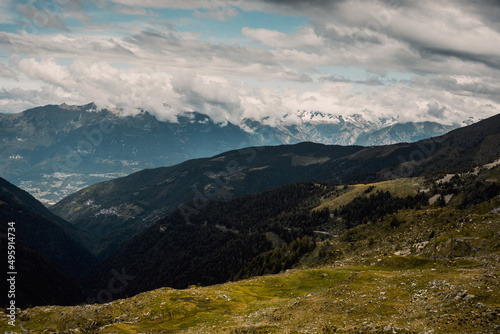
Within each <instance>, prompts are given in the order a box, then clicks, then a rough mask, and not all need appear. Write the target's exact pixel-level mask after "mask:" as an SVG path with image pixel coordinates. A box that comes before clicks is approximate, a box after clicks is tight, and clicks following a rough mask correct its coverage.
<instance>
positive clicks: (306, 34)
mask: <svg viewBox="0 0 500 334" xmlns="http://www.w3.org/2000/svg"><path fill="white" fill-rule="evenodd" d="M242 33H243V35H244V36H246V37H249V38H252V39H253V40H255V41H256V42H258V43H261V44H263V45H266V46H270V47H273V48H284V49H302V48H309V47H317V46H321V45H323V43H324V42H323V40H322V38H321V37H319V36H318V35H316V33H315V32H314V30H313V29H312V28H310V27H306V28H302V29H300V31H299V32H298V33H297V34H293V35H287V34H284V33H282V32H279V31H276V30H269V29H252V28H248V27H244V28H243V29H242Z"/></svg>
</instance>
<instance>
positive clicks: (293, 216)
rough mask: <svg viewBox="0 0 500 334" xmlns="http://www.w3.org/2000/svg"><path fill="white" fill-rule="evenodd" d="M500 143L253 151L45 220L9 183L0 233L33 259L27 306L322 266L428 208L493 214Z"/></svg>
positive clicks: (481, 127)
mask: <svg viewBox="0 0 500 334" xmlns="http://www.w3.org/2000/svg"><path fill="white" fill-rule="evenodd" d="M499 143H500V116H495V117H492V118H490V119H488V120H485V121H481V122H478V123H476V124H473V125H470V126H468V127H465V128H461V129H457V130H454V131H452V132H450V133H448V134H446V135H443V136H441V137H437V138H433V139H427V140H423V141H419V142H417V143H405V144H395V145H389V146H378V147H362V146H330V145H322V144H313V143H301V144H296V145H282V146H272V147H254V148H247V149H242V150H236V151H229V152H226V153H223V154H220V155H217V156H215V157H212V158H204V159H197V160H189V161H186V162H184V163H181V164H178V165H175V166H172V167H164V168H156V169H149V170H143V171H140V172H137V173H134V174H132V175H129V176H127V177H123V178H118V179H114V180H111V181H107V182H104V183H99V184H95V185H92V186H90V187H87V188H84V189H82V190H80V191H78V192H77V193H75V194H73V195H70V196H68V197H66V198H65V199H63V200H62V201H60V202H59V203H57V204H56V205H54V206H53V207H51V211H48V210H47V209H46V208H45V207H44V206H43V205H42V204H41V203H40V202H38V201H37V200H36V199H34V198H33V197H32V196H31V195H29V194H28V193H26V192H24V191H22V190H20V189H19V188H17V187H16V186H14V185H12V184H10V183H9V182H7V181H5V180H3V179H2V180H1V183H0V189H1V192H0V195H1V196H0V210H1V213H2V214H1V217H2V220H1V224H2V225H1V226H2V233H3V231H5V228H6V226H7V223H8V222H9V221H15V222H16V224H17V226H18V229H19V230H18V240H19V247H20V250H19V252H20V254H22V256H23V257H25V258H26V261H25V262H24V264H23V267H20V268H19V271H20V272H22V273H23V275H22V276H23V277H25V278H26V281H23V282H20V283H19V284H20V285H21V286H22V289H23V290H24V291H28V292H29V294H27V295H25V296H23V297H22V298H20V299H19V305H20V306H26V305H44V304H51V303H56V304H57V303H61V304H68V303H76V302H90V303H94V302H108V301H111V300H113V299H116V298H120V297H126V296H132V295H135V294H137V293H139V292H143V291H147V290H151V289H154V288H158V287H165V286H168V287H176V288H185V287H188V286H189V285H196V284H201V285H211V284H216V283H223V282H226V281H228V280H238V279H241V278H246V277H250V276H254V275H263V274H271V273H278V272H281V271H283V270H286V269H289V268H292V267H294V266H297V265H308V266H315V265H318V264H320V263H328V261H334V260H336V259H337V260H338V259H340V258H342V257H343V256H346V254H347V255H348V254H353V256H354V255H355V254H358V252H361V253H362V252H363V250H364V248H363V247H374V246H373V245H377V244H381V242H380V241H378V240H376V239H375V236H377V238H380V239H383V238H384V237H385V236H386V235H390V234H391V233H394V231H400V229H405V228H407V227H408V223H407V221H413V219H414V215H416V214H420V213H418V212H419V211H422V210H421V209H422V208H428V209H430V208H432V209H433V210H442V211H440V212H442V213H443V214H449V215H461V214H462V211H460V210H469V211H470V210H489V211H487V212H490V211H491V210H493V209H494V208H495V207H494V206H495V205H497V204H496V202H495V201H498V195H499V188H500V187H499V185H498V183H499V182H498V181H499V180H498V178H499V175H498V171H499V167H495V163H493V162H494V161H495V160H497V159H498V158H499V155H500V150H499ZM488 163H490V165H487V166H488V167H481V166H483V165H485V164H488ZM476 166H479V167H480V168H478V169H474V167H476ZM446 174H449V177H448V175H446ZM441 178H444V180H441ZM384 180H386V181H384ZM380 181H384V182H380ZM358 183H364V184H367V183H373V184H370V185H363V184H359V185H356V184H358ZM450 195H452V196H450ZM430 202H432V203H433V204H429V203H430ZM497 206H500V204H498V205H497ZM469 211H463V212H469ZM61 217H62V218H61ZM443 224H444V223H443ZM373 226H375V227H380V228H378V229H376V231H377V232H376V234H375V233H374V232H372V239H371V240H368V236H366V235H365V234H364V231H367V228H368V227H370V228H371V227H373ZM446 226H447V225H446ZM433 229H435V230H434V231H433V232H434V235H436V234H439V233H444V232H443V231H444V230H443V228H441V229H438V228H437V226H436V227H433V226H427V227H425V229H424V230H425V231H426V232H425V235H423V234H422V235H421V236H420V235H419V236H415V238H416V239H415V240H417V239H418V240H420V239H422V240H429V237H430V233H429V231H432V230H433ZM434 235H433V237H434ZM364 240H366V242H365V241H364ZM361 241H363V243H360V242H361ZM327 242H342V243H346V245H347V246H346V247H344V248H343V249H342V252H344V253H345V252H347V253H345V254H343V253H342V252H340V250H339V249H335V247H333V246H331V247H330V246H329V247H330V248H328V247H327V248H325V247H324V245H326V243H327ZM355 243H359V244H355ZM2 247H4V243H3V242H2ZM332 247H333V248H332ZM359 247H361V250H360V249H358V248H359ZM368 249H372V248H366V250H368ZM91 253H93V254H94V255H98V258H99V262H97V260H96V258H95V256H94V255H92V254H91ZM40 266H42V267H43V268H45V269H41V268H40ZM40 273H41V274H40ZM37 275H41V277H40V278H37V281H35V280H34V279H33V278H34V277H38V276H37ZM37 282H38V283H37ZM110 282H112V284H111V283H110ZM2 284H5V283H2ZM38 284H47V287H46V288H43V287H42V286H39V285H38ZM20 289H21V288H20ZM34 290H40V293H38V295H37V294H33V297H32V298H31V297H30V296H31V292H32V291H34ZM50 296H52V297H50ZM54 296H59V297H54Z"/></svg>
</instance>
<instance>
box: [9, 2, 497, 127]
mask: <svg viewBox="0 0 500 334" xmlns="http://www.w3.org/2000/svg"><path fill="white" fill-rule="evenodd" d="M89 102H94V103H96V105H97V106H98V107H99V108H108V109H111V110H117V111H118V110H120V111H121V112H122V113H123V114H134V113H137V112H138V110H139V109H144V110H148V111H150V112H151V113H153V114H154V115H156V116H157V117H158V118H159V119H161V120H171V121H175V119H176V115H177V114H179V113H181V112H183V111H199V112H202V113H205V114H208V115H209V116H211V117H212V118H213V119H214V120H216V121H218V122H225V121H230V122H233V123H239V122H241V120H242V119H244V118H254V119H257V120H261V119H266V122H269V123H274V124H276V123H277V122H282V121H283V120H284V119H286V120H287V122H295V121H298V118H297V116H296V114H297V111H298V110H307V111H321V112H324V113H333V114H340V115H352V114H361V115H363V116H364V117H365V118H367V119H369V120H376V119H377V118H379V117H398V118H399V120H400V121H404V122H406V121H437V122H441V123H446V124H452V123H457V124H458V123H460V122H462V121H463V120H465V119H467V118H469V117H474V118H475V119H481V118H485V117H489V116H492V115H495V114H498V113H499V112H500V1H498V0H439V1H436V0H434V1H430V0H419V1H410V0H367V1H359V0H331V1H326V0H309V1H305V0H291V1H283V0H252V1H242V0H141V1H138V0H91V1H90V0H89V1H83V0H36V1H35V0H27V1H14V0H0V112H4V113H16V112H21V111H23V110H25V109H28V108H32V107H35V106H40V105H46V104H62V103H67V104H77V105H81V104H86V103H89ZM285 115H286V118H284V117H285Z"/></svg>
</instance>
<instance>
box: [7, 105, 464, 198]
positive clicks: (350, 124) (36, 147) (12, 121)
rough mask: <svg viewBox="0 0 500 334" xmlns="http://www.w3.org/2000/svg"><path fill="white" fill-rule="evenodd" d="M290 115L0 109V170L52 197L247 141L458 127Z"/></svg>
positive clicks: (356, 140) (340, 140)
mask: <svg viewBox="0 0 500 334" xmlns="http://www.w3.org/2000/svg"><path fill="white" fill-rule="evenodd" d="M292 116H294V117H290V118H293V122H291V121H289V120H288V119H287V118H283V120H282V121H280V122H278V124H277V125H270V124H268V122H267V120H254V119H244V120H243V121H242V122H241V123H240V124H233V123H231V122H225V123H217V122H214V121H213V120H212V119H211V118H210V117H209V116H207V115H204V114H202V113H198V112H182V113H180V114H179V115H178V116H177V122H164V121H160V120H158V119H157V118H156V117H154V116H153V115H152V114H150V113H148V112H147V111H141V112H139V113H138V114H137V115H135V116H121V114H120V112H119V111H109V110H106V109H104V110H99V109H97V108H96V106H95V104H93V103H91V104H87V105H83V106H69V105H66V104H62V105H49V106H44V107H38V108H33V109H29V110H26V111H24V112H22V113H19V114H0V175H2V176H3V177H4V178H6V179H7V180H9V181H11V182H12V183H14V184H16V185H17V186H20V187H21V188H23V189H25V190H27V191H29V192H30V193H32V194H34V195H35V196H36V197H37V198H38V199H40V200H42V201H44V202H46V203H47V202H48V203H53V202H55V201H57V200H59V199H61V198H62V197H64V196H67V195H69V194H70V193H73V192H75V191H76V190H78V189H80V188H83V187H85V186H88V185H90V184H93V183H96V182H101V181H105V180H109V179H111V178H115V177H119V176H124V175H127V174H130V173H132V172H135V171H138V170H141V169H145V168H155V167H160V166H171V165H175V164H178V163H180V162H183V161H185V160H188V159H193V158H200V157H210V156H213V155H216V154H219V153H222V152H225V151H228V150H233V149H239V148H243V147H248V146H262V145H281V144H295V143H299V142H304V141H310V142H317V143H323V144H331V145H333V144H335V145H365V146H373V145H383V144H392V143H396V142H402V141H406V142H412V141H416V140H420V139H423V138H428V137H433V136H437V135H441V134H444V133H445V132H448V131H450V130H451V129H453V128H456V127H458V125H457V126H447V125H442V124H438V123H430V122H425V123H398V122H397V119H395V118H392V119H379V120H377V121H368V120H366V119H365V118H364V117H363V116H362V115H360V114H357V115H350V116H341V115H335V114H329V113H323V112H319V111H298V112H297V114H296V115H292ZM297 120H298V121H297Z"/></svg>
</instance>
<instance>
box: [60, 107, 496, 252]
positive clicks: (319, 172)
mask: <svg viewBox="0 0 500 334" xmlns="http://www.w3.org/2000/svg"><path fill="white" fill-rule="evenodd" d="M471 127H472V128H468V127H467V128H461V129H457V130H454V131H452V132H450V133H449V134H447V135H443V136H441V137H436V138H433V139H426V140H422V141H420V142H417V143H406V144H395V145H389V146H377V147H362V146H331V145H323V144H315V143H301V144H296V145H288V146H287V145H282V146H267V147H256V148H247V149H242V150H235V151H229V152H226V153H222V154H219V155H216V156H214V157H212V158H202V159H197V160H189V161H186V162H184V163H181V164H179V165H176V166H172V167H163V168H157V169H150V170H143V171H140V172H137V173H134V174H131V175H129V176H127V177H125V178H118V179H115V180H112V181H109V182H107V183H105V184H96V185H93V186H90V187H88V188H85V189H82V190H80V191H78V192H76V193H75V194H72V195H70V196H68V197H66V198H64V199H63V200H61V201H60V202H58V203H57V204H55V205H54V206H53V207H52V208H51V209H52V210H53V212H54V213H56V214H58V215H60V216H62V217H63V218H65V219H67V220H68V221H71V222H72V223H74V224H76V225H78V226H80V228H83V229H87V230H89V231H92V230H94V231H98V232H99V234H100V235H102V236H103V237H102V239H101V240H100V242H99V243H98V244H100V245H101V246H99V248H98V249H96V248H94V249H93V252H94V254H100V253H102V254H101V255H102V256H105V255H107V254H109V252H111V251H112V250H113V249H117V248H118V247H119V246H120V245H119V244H116V241H117V240H122V242H123V240H127V239H128V238H130V237H131V236H132V235H135V234H136V233H139V232H140V231H141V230H143V229H145V228H147V227H148V226H149V225H150V224H152V223H154V221H156V220H157V219H160V218H161V217H163V216H165V215H166V214H168V213H171V212H173V210H175V209H177V208H179V206H182V204H183V203H185V202H188V201H191V200H193V199H198V200H199V203H200V204H199V205H200V206H203V203H205V202H206V201H207V200H208V199H219V200H227V199H231V198H234V197H238V196H242V195H245V194H251V193H260V192H263V191H267V190H271V189H273V188H276V187H279V186H282V185H285V184H289V183H295V182H308V181H309V182H329V183H335V184H344V183H363V182H374V181H379V180H388V179H394V178H399V177H413V176H419V175H422V174H423V173H428V172H432V171H436V170H441V169H446V168H466V167H469V166H477V165H482V164H485V163H488V162H491V161H493V160H494V159H496V158H498V155H499V152H500V149H499V147H498V143H499V142H500V141H499V140H498V137H499V136H500V135H499V133H500V115H497V116H494V117H492V118H490V119H487V120H484V121H481V122H479V123H476V124H474V125H472V126H471ZM472 134H474V135H472ZM184 209H185V211H186V212H187V213H186V214H187V215H189V212H196V211H198V210H197V208H196V207H192V206H191V207H189V206H184ZM96 229H98V230H96Z"/></svg>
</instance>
